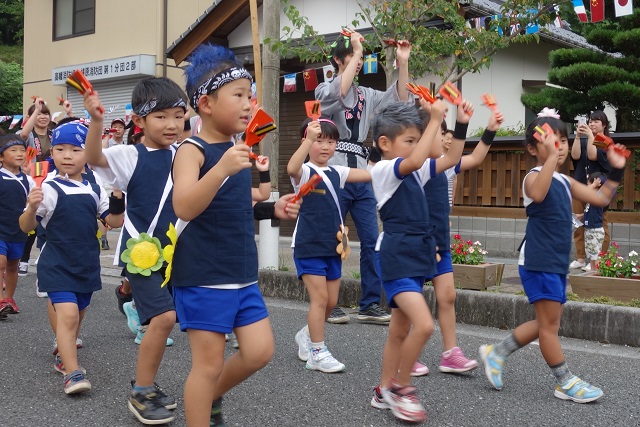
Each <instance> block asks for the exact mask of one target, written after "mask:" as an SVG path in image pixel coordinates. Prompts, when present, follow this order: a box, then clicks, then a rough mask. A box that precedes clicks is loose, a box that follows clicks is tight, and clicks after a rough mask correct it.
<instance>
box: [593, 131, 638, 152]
mask: <svg viewBox="0 0 640 427" xmlns="http://www.w3.org/2000/svg"><path fill="white" fill-rule="evenodd" d="M593 145H595V146H596V147H598V148H602V149H603V150H608V149H609V148H611V147H613V149H614V150H615V151H617V152H618V153H620V154H622V155H623V156H625V157H626V158H629V156H630V155H631V151H629V150H627V149H624V148H619V147H616V146H615V145H614V142H613V139H611V138H610V137H608V136H607V135H605V134H603V133H598V134H596V136H595V137H594V139H593Z"/></svg>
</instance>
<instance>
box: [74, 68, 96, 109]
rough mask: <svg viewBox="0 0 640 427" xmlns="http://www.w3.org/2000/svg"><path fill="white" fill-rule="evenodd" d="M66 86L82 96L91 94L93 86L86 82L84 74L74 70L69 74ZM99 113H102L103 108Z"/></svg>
mask: <svg viewBox="0 0 640 427" xmlns="http://www.w3.org/2000/svg"><path fill="white" fill-rule="evenodd" d="M66 83H67V85H68V86H71V87H72V88H74V89H76V90H77V91H78V92H80V94H82V95H84V93H85V92H89V93H90V94H91V93H93V85H92V84H91V83H90V82H89V80H87V78H86V77H85V75H84V73H83V72H82V71H80V70H75V71H74V72H73V73H71V74H69V77H67V81H66ZM100 112H101V113H104V108H102V107H100Z"/></svg>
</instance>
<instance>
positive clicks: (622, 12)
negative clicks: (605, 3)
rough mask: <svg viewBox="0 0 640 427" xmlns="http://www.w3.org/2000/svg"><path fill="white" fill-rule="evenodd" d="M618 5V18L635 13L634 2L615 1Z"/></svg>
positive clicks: (627, 0)
mask: <svg viewBox="0 0 640 427" xmlns="http://www.w3.org/2000/svg"><path fill="white" fill-rule="evenodd" d="M613 1H614V3H615V5H616V18H618V17H620V16H626V15H631V14H632V13H633V0H613Z"/></svg>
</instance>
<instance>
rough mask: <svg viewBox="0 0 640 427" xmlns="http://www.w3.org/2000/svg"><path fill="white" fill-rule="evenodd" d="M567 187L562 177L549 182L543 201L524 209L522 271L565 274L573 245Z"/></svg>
mask: <svg viewBox="0 0 640 427" xmlns="http://www.w3.org/2000/svg"><path fill="white" fill-rule="evenodd" d="M570 191H571V189H570V185H569V182H568V180H567V178H565V177H564V176H563V177H562V178H560V179H556V178H553V179H552V180H551V186H550V187H549V191H548V193H547V196H546V197H545V198H544V200H543V201H542V202H540V203H535V202H532V203H531V204H529V206H527V207H526V211H527V217H528V221H527V229H526V232H525V246H524V268H525V269H527V270H531V271H542V272H545V273H556V274H567V273H568V272H569V254H570V252H571V244H572V242H573V238H572V236H573V233H572V228H571V196H570V194H571V193H570Z"/></svg>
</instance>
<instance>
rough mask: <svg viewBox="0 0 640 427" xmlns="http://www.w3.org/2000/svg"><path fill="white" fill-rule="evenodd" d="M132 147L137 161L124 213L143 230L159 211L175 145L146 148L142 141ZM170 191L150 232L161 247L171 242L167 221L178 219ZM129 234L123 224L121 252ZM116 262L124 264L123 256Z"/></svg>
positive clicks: (125, 247)
mask: <svg viewBox="0 0 640 427" xmlns="http://www.w3.org/2000/svg"><path fill="white" fill-rule="evenodd" d="M135 147H136V150H138V161H137V163H136V168H135V170H134V171H133V174H132V175H131V179H130V180H129V185H128V186H127V216H128V217H129V219H130V220H131V223H132V224H133V226H134V227H135V229H136V230H137V231H138V233H146V232H147V230H148V229H149V225H150V224H151V221H152V220H153V218H154V217H155V215H156V212H158V205H159V204H160V199H162V193H163V190H164V187H165V184H166V183H167V179H168V178H169V173H170V172H171V163H172V161H173V156H172V151H173V150H175V147H170V148H166V149H160V150H154V151H148V150H147V147H145V146H144V145H143V144H137V145H136V146H135ZM172 193H173V189H171V191H170V192H169V196H168V197H167V200H166V202H165V203H164V206H163V207H162V212H161V213H160V217H159V218H158V223H157V225H156V228H155V230H154V232H153V236H154V237H157V238H158V239H159V240H160V243H161V244H162V246H163V247H164V246H166V245H167V244H169V243H170V241H169V238H168V237H167V234H166V233H167V230H168V229H169V223H170V222H172V223H174V224H175V223H176V220H177V217H176V214H175V212H174V211H173V204H172V201H171V195H172ZM130 237H131V235H129V232H127V229H126V228H125V227H123V228H122V240H121V241H120V255H122V252H124V251H125V249H127V245H126V242H127V240H129V238H130ZM118 260H120V256H118ZM119 264H120V266H122V267H124V266H125V263H123V262H122V260H120V261H119Z"/></svg>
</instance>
